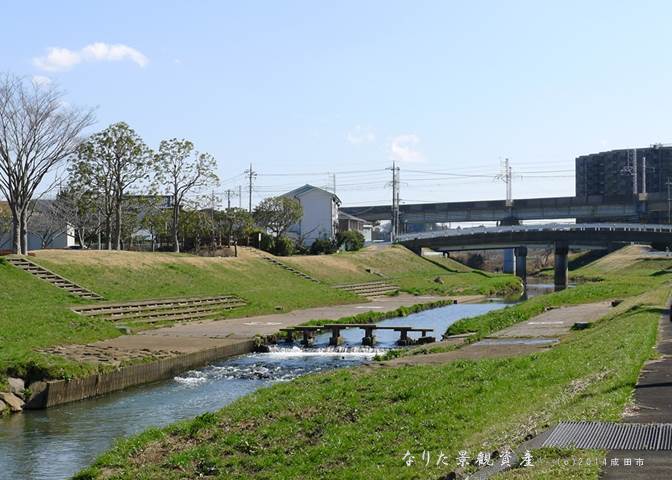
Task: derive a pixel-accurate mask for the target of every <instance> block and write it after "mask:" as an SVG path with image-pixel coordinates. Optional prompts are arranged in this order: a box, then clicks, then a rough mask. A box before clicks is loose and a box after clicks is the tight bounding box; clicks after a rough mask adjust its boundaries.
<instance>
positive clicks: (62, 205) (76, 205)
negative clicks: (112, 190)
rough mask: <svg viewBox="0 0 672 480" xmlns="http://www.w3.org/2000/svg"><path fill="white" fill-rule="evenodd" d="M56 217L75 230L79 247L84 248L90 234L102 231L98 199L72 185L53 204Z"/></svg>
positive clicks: (61, 192) (62, 191) (60, 193)
mask: <svg viewBox="0 0 672 480" xmlns="http://www.w3.org/2000/svg"><path fill="white" fill-rule="evenodd" d="M52 210H53V212H54V215H56V217H57V218H58V219H59V220H60V221H61V222H62V223H63V224H65V225H66V226H68V227H71V228H72V229H73V230H74V233H75V238H76V240H77V243H79V246H80V247H82V248H84V247H85V245H86V238H87V235H89V234H95V233H97V232H98V231H99V230H100V227H101V225H100V215H99V211H98V205H97V203H96V198H95V197H94V196H93V195H92V194H91V193H90V192H88V191H86V190H82V189H79V188H77V186H76V185H74V184H70V185H68V186H67V187H66V188H65V189H64V190H61V191H60V192H59V193H58V195H57V197H56V200H55V201H54V202H53V204H52Z"/></svg>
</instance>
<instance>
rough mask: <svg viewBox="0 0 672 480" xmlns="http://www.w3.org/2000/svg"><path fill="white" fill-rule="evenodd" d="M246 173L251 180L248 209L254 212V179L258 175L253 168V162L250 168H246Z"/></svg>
mask: <svg viewBox="0 0 672 480" xmlns="http://www.w3.org/2000/svg"><path fill="white" fill-rule="evenodd" d="M245 174H246V175H247V177H248V180H249V187H248V188H249V190H250V191H249V194H250V197H249V204H248V211H249V212H250V213H252V180H254V178H255V177H256V176H257V172H255V171H254V170H252V164H251V163H250V169H249V170H245Z"/></svg>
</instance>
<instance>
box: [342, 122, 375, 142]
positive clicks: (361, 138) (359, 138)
mask: <svg viewBox="0 0 672 480" xmlns="http://www.w3.org/2000/svg"><path fill="white" fill-rule="evenodd" d="M345 139H346V140H347V141H348V143H351V144H352V145H361V144H363V143H373V142H375V141H376V134H375V133H374V131H373V129H371V128H369V127H362V126H361V125H357V126H356V127H355V128H354V129H352V130H351V131H349V132H348V133H347V135H346V136H345Z"/></svg>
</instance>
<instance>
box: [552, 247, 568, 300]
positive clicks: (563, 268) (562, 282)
mask: <svg viewBox="0 0 672 480" xmlns="http://www.w3.org/2000/svg"><path fill="white" fill-rule="evenodd" d="M568 253H569V247H568V246H567V244H564V243H556V244H555V274H554V282H555V290H556V291H559V290H564V289H565V288H567V254H568Z"/></svg>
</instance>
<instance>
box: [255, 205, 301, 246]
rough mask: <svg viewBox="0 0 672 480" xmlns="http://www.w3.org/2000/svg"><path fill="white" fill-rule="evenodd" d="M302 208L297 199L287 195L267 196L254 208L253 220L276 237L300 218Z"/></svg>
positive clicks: (283, 233) (280, 235) (285, 231)
mask: <svg viewBox="0 0 672 480" xmlns="http://www.w3.org/2000/svg"><path fill="white" fill-rule="evenodd" d="M302 216H303V208H302V207H301V204H300V203H299V201H298V200H295V199H293V198H289V197H269V198H266V199H264V200H262V201H261V203H259V205H257V207H256V208H255V209H254V220H255V221H256V222H257V224H259V225H261V226H262V227H265V228H268V229H269V230H270V231H271V232H273V234H274V235H275V236H276V237H278V238H279V237H282V236H284V235H285V233H287V230H288V229H289V227H291V226H292V225H294V224H295V223H297V222H298V221H299V220H301V217H302Z"/></svg>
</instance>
